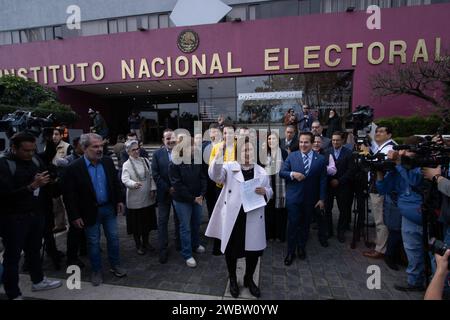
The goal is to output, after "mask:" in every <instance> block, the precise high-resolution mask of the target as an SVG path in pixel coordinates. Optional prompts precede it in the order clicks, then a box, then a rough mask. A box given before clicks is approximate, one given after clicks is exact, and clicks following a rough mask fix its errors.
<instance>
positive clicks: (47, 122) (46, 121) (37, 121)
mask: <svg viewBox="0 0 450 320" xmlns="http://www.w3.org/2000/svg"><path fill="white" fill-rule="evenodd" d="M53 123H54V119H53V115H52V114H50V115H49V116H48V117H47V118H40V117H34V116H33V113H32V111H23V110H16V111H15V112H13V113H10V114H8V115H5V116H3V118H2V120H0V131H3V132H5V133H6V135H7V137H8V138H11V137H12V136H13V135H14V134H15V133H18V132H22V131H26V132H28V133H31V134H32V135H34V136H35V137H39V136H40V135H41V133H45V128H48V129H47V131H49V130H50V128H51V127H52V126H53ZM52 131H53V129H52ZM47 134H48V133H47Z"/></svg>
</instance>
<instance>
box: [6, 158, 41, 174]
mask: <svg viewBox="0 0 450 320" xmlns="http://www.w3.org/2000/svg"><path fill="white" fill-rule="evenodd" d="M3 158H4V159H5V161H6V163H7V164H8V168H9V172H10V173H11V176H13V177H14V175H15V174H16V169H17V165H16V162H15V161H14V160H11V159H9V158H8V157H6V155H4V154H3V155H0V159H3ZM31 160H32V161H33V163H34V165H35V166H36V167H38V168H40V167H41V162H40V161H39V159H38V158H37V156H36V155H33V158H31Z"/></svg>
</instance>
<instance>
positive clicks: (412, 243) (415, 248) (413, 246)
mask: <svg viewBox="0 0 450 320" xmlns="http://www.w3.org/2000/svg"><path fill="white" fill-rule="evenodd" d="M422 236H423V228H422V226H420V225H418V224H415V223H414V222H412V221H410V220H408V219H407V218H405V217H402V238H403V246H404V248H405V252H406V256H407V257H408V267H407V268H406V273H407V274H408V284H409V285H412V286H423V285H424V280H425V275H424V271H425V262H424V251H423V239H422Z"/></svg>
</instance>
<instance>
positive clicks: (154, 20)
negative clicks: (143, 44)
mask: <svg viewBox="0 0 450 320" xmlns="http://www.w3.org/2000/svg"><path fill="white" fill-rule="evenodd" d="M149 26H150V29H158V16H157V15H151V16H150V17H149Z"/></svg>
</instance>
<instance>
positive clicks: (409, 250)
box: [377, 136, 425, 291]
mask: <svg viewBox="0 0 450 320" xmlns="http://www.w3.org/2000/svg"><path fill="white" fill-rule="evenodd" d="M420 139H421V138H419V137H414V136H412V137H409V138H407V139H406V140H405V143H406V144H411V145H415V144H418V143H420V142H421V140H420ZM414 156H415V154H414V153H413V152H411V151H408V150H400V151H390V152H389V154H388V158H390V159H392V160H395V161H396V162H397V166H396V167H395V170H394V171H390V172H388V173H387V174H386V175H384V176H383V173H381V172H378V173H377V190H378V191H379V192H380V194H390V193H391V194H392V193H395V194H396V195H397V199H394V201H395V202H396V204H397V207H398V209H399V211H400V214H401V215H402V226H401V231H402V238H403V246H404V248H405V252H406V255H407V257H408V267H407V269H406V273H407V274H408V282H407V284H398V285H394V288H395V289H397V290H400V291H424V290H425V288H424V280H425V276H424V271H425V261H424V248H423V238H422V236H423V229H422V212H421V207H422V203H423V199H422V195H421V194H420V186H421V185H422V183H423V176H422V173H421V171H420V168H413V169H408V168H406V167H405V166H404V165H402V164H401V158H402V157H409V158H411V157H414Z"/></svg>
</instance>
